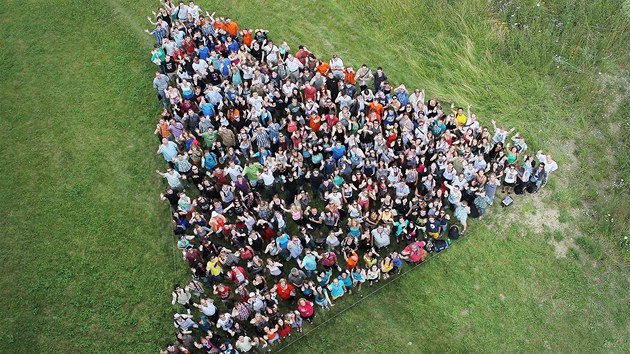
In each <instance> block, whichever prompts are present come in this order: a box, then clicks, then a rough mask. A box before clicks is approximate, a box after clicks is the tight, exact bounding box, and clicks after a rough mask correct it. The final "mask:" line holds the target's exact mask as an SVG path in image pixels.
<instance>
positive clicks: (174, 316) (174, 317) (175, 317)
mask: <svg viewBox="0 0 630 354" xmlns="http://www.w3.org/2000/svg"><path fill="white" fill-rule="evenodd" d="M180 317H182V315H180V314H178V313H176V314H174V315H173V319H178V318H180Z"/></svg>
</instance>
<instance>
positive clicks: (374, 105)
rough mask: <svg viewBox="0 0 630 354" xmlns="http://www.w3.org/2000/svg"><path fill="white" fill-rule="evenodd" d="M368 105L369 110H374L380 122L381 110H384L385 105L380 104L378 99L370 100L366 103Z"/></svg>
mask: <svg viewBox="0 0 630 354" xmlns="http://www.w3.org/2000/svg"><path fill="white" fill-rule="evenodd" d="M368 107H370V110H374V112H376V115H377V116H378V120H379V122H380V121H381V117H382V116H383V112H385V107H383V105H382V104H380V103H379V102H378V101H372V102H370V103H369V104H368Z"/></svg>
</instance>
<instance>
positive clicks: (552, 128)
mask: <svg viewBox="0 0 630 354" xmlns="http://www.w3.org/2000/svg"><path fill="white" fill-rule="evenodd" d="M624 3H625V5H622V2H621V1H614V0H605V1H592V2H577V3H576V2H571V1H568V0H559V1H548V2H541V3H540V4H541V5H540V6H536V4H537V2H536V1H485V0H473V1H438V0H433V1H422V2H419V1H402V0H398V1H396V0H382V1H373V0H362V1H358V0H349V1H344V2H340V1H315V0H305V1H300V2H296V1H273V2H272V1H251V2H243V1H224V2H215V1H212V2H210V1H200V4H201V5H202V6H203V7H204V8H208V9H209V10H211V12H212V11H214V10H216V11H217V14H219V15H229V16H232V17H234V18H235V19H236V20H237V22H238V23H239V24H240V25H241V27H251V28H259V27H263V28H267V29H269V30H271V31H272V37H273V38H274V39H284V40H287V42H288V43H289V45H290V46H291V47H292V48H293V49H296V48H297V45H299V44H305V45H307V46H308V47H309V49H311V50H312V51H313V52H314V53H316V54H317V55H318V56H324V57H327V56H330V55H331V54H333V53H337V54H339V55H340V56H341V57H342V58H343V59H344V61H345V62H346V63H347V64H353V65H355V66H358V65H360V64H362V63H367V64H368V65H370V66H372V67H375V66H377V65H382V66H383V67H384V69H385V72H386V73H387V75H389V76H390V78H391V79H392V80H393V81H394V82H396V83H405V84H407V86H408V87H409V88H415V87H421V88H425V89H426V91H427V93H428V94H430V95H435V96H438V97H440V99H441V100H443V101H444V102H451V101H453V102H456V103H458V104H462V105H463V104H466V103H470V104H472V105H473V110H474V111H475V112H477V114H478V116H479V117H480V119H481V120H482V122H483V123H485V124H487V123H488V122H489V120H490V119H492V118H494V119H496V120H497V121H498V122H499V124H501V125H506V126H514V127H516V128H517V129H518V131H519V132H521V134H522V135H524V136H525V137H526V138H527V139H528V143H529V144H530V146H531V147H532V148H534V147H539V148H544V149H546V150H549V151H551V152H553V153H554V154H555V156H556V158H557V159H558V161H559V163H560V166H561V170H560V171H558V173H557V175H556V176H555V177H554V179H552V182H551V183H552V184H551V186H550V187H552V188H553V194H552V196H551V197H550V198H547V199H545V200H544V201H545V202H546V203H549V204H550V205H551V206H552V207H554V208H561V209H565V210H569V211H573V210H574V209H575V208H577V209H579V211H580V213H578V215H574V214H573V213H572V212H571V213H568V214H567V215H568V216H566V215H565V214H563V215H565V216H564V217H563V220H564V219H566V220H567V222H568V223H572V224H574V225H575V229H576V232H577V231H580V230H581V233H582V237H584V239H581V241H580V242H579V245H578V247H580V248H578V249H573V250H572V251H571V252H572V253H570V254H572V255H574V256H572V257H570V258H565V259H556V258H555V255H554V250H553V248H552V247H551V246H549V245H548V244H547V242H546V240H548V239H551V238H553V237H554V235H553V234H535V233H532V232H530V231H529V230H528V229H527V228H526V227H525V225H518V224H517V225H512V226H509V227H505V225H504V224H503V218H504V217H505V216H506V214H507V213H508V211H504V212H503V213H497V214H496V216H491V217H490V218H488V220H487V223H486V222H484V223H483V224H475V225H472V226H471V231H470V232H469V238H467V239H464V240H462V241H461V242H460V243H458V244H457V245H456V247H453V248H452V249H451V250H449V251H448V252H447V253H445V254H444V255H443V256H440V257H438V258H437V259H435V260H434V261H431V262H430V263H428V264H427V265H426V266H424V267H422V269H420V270H418V271H416V272H414V273H411V274H410V275H408V276H405V277H404V278H402V279H400V280H399V281H397V282H395V283H392V285H390V286H389V287H391V288H390V289H386V290H384V291H383V292H381V293H379V295H377V296H374V297H373V298H370V299H369V300H367V301H365V302H362V303H360V304H359V305H358V306H356V307H354V308H353V309H352V310H350V311H348V312H346V313H344V314H343V315H342V316H340V317H337V318H335V319H334V320H332V321H331V322H330V323H328V324H327V325H326V328H325V329H322V330H317V331H316V332H314V333H312V334H311V335H309V336H308V337H306V338H304V339H302V340H301V341H300V342H299V343H296V344H295V345H294V346H292V347H291V348H290V349H288V352H303V353H307V352H333V351H339V350H342V351H347V352H368V351H373V352H390V351H391V350H392V349H396V350H399V351H402V352H419V351H458V352H462V351H475V352H488V351H498V352H509V351H536V352H538V351H555V352H558V351H580V352H586V351H589V352H602V351H606V352H611V351H612V352H627V351H628V349H629V348H628V346H629V344H628V342H629V341H630V338H628V334H627V328H628V318H630V316H628V308H627V289H628V279H627V275H626V274H627V273H625V272H626V270H627V267H626V265H625V263H618V262H616V261H617V260H618V253H619V252H620V250H623V252H624V254H625V255H626V259H630V256H628V252H627V249H628V243H627V242H626V243H623V242H621V240H622V236H623V235H627V233H628V231H629V226H628V222H627V220H628V218H629V217H630V215H628V213H629V211H628V208H627V200H628V185H627V184H623V183H619V180H620V179H621V178H625V179H626V180H628V178H629V177H628V172H629V168H630V166H629V165H630V158H628V156H627V151H630V146H629V145H630V144H629V142H628V136H629V135H628V129H627V127H628V126H627V124H626V122H625V120H626V117H625V114H626V113H625V112H627V111H628V109H629V108H630V106H629V105H628V100H627V97H628V96H627V87H626V88H625V91H624V87H623V86H624V82H626V83H627V79H628V74H627V73H628V67H627V65H628V62H629V61H628V59H629V58H628V55H629V54H628V53H630V51H629V50H628V49H630V48H629V45H628V43H630V41H629V38H628V25H627V22H628V19H629V18H630V17H629V16H628V14H629V10H628V9H629V8H630V5H628V1H625V2H624ZM3 5H4V6H2V7H0V35H1V37H2V38H3V40H2V41H0V76H1V77H2V80H3V81H2V82H3V83H2V87H3V89H2V90H0V103H1V104H0V123H1V124H2V126H3V127H4V128H5V134H4V136H3V142H4V148H3V149H2V150H0V162H1V164H0V166H1V167H0V174H1V175H2V177H3V178H0V188H1V189H2V195H1V196H0V212H2V215H3V217H2V218H0V231H1V233H2V237H1V238H0V260H2V264H3V276H2V277H0V289H1V290H0V295H1V296H2V300H1V301H2V306H1V307H0V308H1V309H2V310H0V313H1V314H2V317H3V321H2V322H1V323H0V352H10V353H26V352H59V351H66V352H87V351H93V352H99V353H100V352H129V351H137V352H143V353H144V352H155V351H157V349H158V348H159V347H161V346H163V345H164V344H165V342H166V341H167V339H170V336H171V332H170V330H171V327H170V322H169V319H170V315H171V308H170V304H169V301H170V298H169V292H170V290H169V287H170V286H171V285H172V283H173V282H174V281H176V280H177V281H178V280H181V279H184V277H185V272H184V269H183V268H184V265H183V263H182V262H181V261H180V260H179V259H175V258H174V256H175V257H176V254H174V253H173V252H172V245H173V242H174V241H173V239H172V237H171V233H170V229H169V225H168V224H167V221H166V220H168V219H167V218H168V208H167V207H166V206H164V205H161V204H160V203H159V202H158V200H157V198H156V197H157V195H158V193H159V191H160V189H161V188H162V184H161V183H162V181H160V180H158V178H157V177H155V176H154V174H153V173H152V171H154V170H155V168H156V167H157V166H159V164H160V162H158V161H159V159H158V158H154V154H155V146H154V144H155V141H154V138H153V137H152V136H151V131H152V129H151V127H152V126H153V124H154V120H155V119H156V116H157V112H158V108H159V103H158V102H157V101H156V100H155V99H154V91H153V90H152V89H151V87H150V76H151V71H152V70H153V66H152V64H151V63H150V62H149V59H148V48H149V47H150V45H151V43H152V40H151V38H150V37H148V36H144V34H142V32H141V29H142V28H143V27H144V26H145V25H148V23H146V20H145V17H146V15H147V14H148V13H149V12H150V10H151V9H152V7H155V6H157V2H155V1H148V0H143V1H133V2H132V1H116V0H111V1H108V2H104V3H103V2H93V1H86V0H78V1H73V2H69V1H63V0H54V1H49V2H38V1H20V2H18V1H15V0H10V1H8V2H6V3H5V4H3ZM512 15H514V16H512ZM600 72H601V73H602V74H601V75H600V74H599V73H600ZM624 80H626V81H624ZM615 100H617V101H618V107H617V109H616V110H610V108H609V105H610V104H611V103H613V102H616V101H615ZM573 146H575V150H572V147H573ZM567 166H573V169H572V170H567V169H565V167H567ZM582 211H583V212H584V215H587V216H584V215H583V214H581V212H582ZM608 214H610V216H608ZM521 226H523V227H521ZM564 236H566V237H565V239H566V238H567V237H568V236H572V235H570V234H567V235H564ZM581 249H584V250H586V252H582V251H580V250H581ZM593 250H595V251H596V252H595V251H593ZM589 253H591V254H595V255H597V257H596V258H593V256H592V255H589ZM340 307H341V306H340ZM337 311H338V310H337Z"/></svg>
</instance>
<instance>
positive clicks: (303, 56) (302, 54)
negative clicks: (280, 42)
mask: <svg viewBox="0 0 630 354" xmlns="http://www.w3.org/2000/svg"><path fill="white" fill-rule="evenodd" d="M309 54H311V53H310V52H309V51H308V50H299V51H298V52H297V53H295V57H296V58H297V59H298V60H299V61H300V63H302V65H305V64H306V57H308V55H309Z"/></svg>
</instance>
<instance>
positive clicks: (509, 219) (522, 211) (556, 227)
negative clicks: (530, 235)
mask: <svg viewBox="0 0 630 354" xmlns="http://www.w3.org/2000/svg"><path fill="white" fill-rule="evenodd" d="M548 193H549V192H548V191H545V190H541V191H540V192H538V193H535V194H528V195H527V199H522V201H521V200H518V202H515V203H514V206H513V209H512V212H511V213H509V214H507V215H506V217H505V222H506V224H507V225H512V224H522V225H525V226H528V227H530V229H531V230H532V231H534V232H535V233H543V232H545V231H546V230H547V229H549V230H551V231H561V230H563V227H564V226H563V225H562V223H560V210H558V209H557V208H553V207H551V206H549V205H547V204H546V203H545V202H543V198H544V197H545V195H547V194H548Z"/></svg>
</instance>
